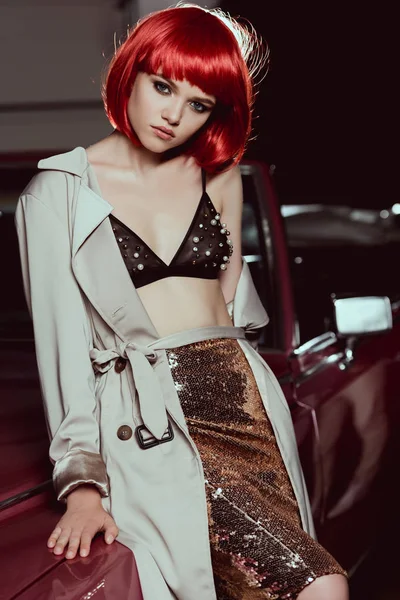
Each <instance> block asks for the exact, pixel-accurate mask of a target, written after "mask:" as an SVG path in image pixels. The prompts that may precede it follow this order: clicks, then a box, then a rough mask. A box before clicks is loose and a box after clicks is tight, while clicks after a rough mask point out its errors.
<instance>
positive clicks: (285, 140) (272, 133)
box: [220, 0, 399, 208]
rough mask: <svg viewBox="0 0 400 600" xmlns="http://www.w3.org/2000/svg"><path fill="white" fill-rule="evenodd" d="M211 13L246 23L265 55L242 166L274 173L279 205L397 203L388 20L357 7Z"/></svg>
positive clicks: (227, 5)
mask: <svg viewBox="0 0 400 600" xmlns="http://www.w3.org/2000/svg"><path fill="white" fill-rule="evenodd" d="M220 6H221V8H223V9H224V10H227V11H228V12H230V14H232V16H237V15H240V16H242V17H244V18H247V19H249V20H250V22H251V23H253V25H254V26H255V27H256V29H257V31H258V32H259V33H260V34H261V35H262V36H263V38H264V39H265V40H266V42H267V43H268V46H269V48H270V52H271V54H270V69H269V72H268V74H267V77H266V78H265V80H264V81H263V83H262V85H261V89H260V93H259V95H258V98H257V103H256V110H255V115H257V116H258V118H256V119H255V121H254V126H255V132H256V133H257V134H258V139H257V140H256V141H253V142H251V143H250V144H249V147H248V151H247V157H248V158H261V159H263V160H266V161H267V162H268V163H269V164H274V165H276V174H275V180H276V184H277V189H278V192H279V197H280V200H281V202H282V203H297V202H299V203H309V202H310V203H312V202H323V203H328V204H345V205H350V206H357V207H368V208H386V207H390V206H392V204H394V202H396V197H397V196H398V194H397V190H398V186H397V182H396V175H395V171H396V168H395V153H396V146H397V144H396V142H395V135H394V132H395V128H396V118H397V116H396V114H397V109H396V110H395V111H393V112H392V110H393V108H394V100H393V94H392V93H391V91H390V90H391V88H392V89H394V87H396V83H395V82H396V78H397V76H396V75H395V73H398V70H399V67H398V64H396V62H397V61H396V54H397V53H398V51H396V53H395V48H394V40H395V39H396V38H397V37H398V36H397V34H396V35H395V36H392V34H391V23H393V24H394V23H395V17H394V15H391V14H390V13H386V14H385V7H384V6H383V5H377V4H371V5H368V6H366V3H363V4H361V3H357V2H356V3H351V2H348V3H346V4H341V3H340V2H339V3H333V2H319V3H318V4H316V3H307V2H291V3H289V2H281V1H275V2H268V1H267V2H265V1H262V0H259V1H256V0H253V1H252V0H248V1H247V2H243V1H239V0H226V1H223V2H222V3H220ZM392 103H393V106H391V105H392ZM397 120H398V119H397ZM397 154H398V150H397Z"/></svg>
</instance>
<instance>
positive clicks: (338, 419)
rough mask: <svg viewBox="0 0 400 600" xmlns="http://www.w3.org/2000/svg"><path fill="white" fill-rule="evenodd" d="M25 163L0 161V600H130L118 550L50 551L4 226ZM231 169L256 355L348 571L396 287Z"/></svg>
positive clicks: (389, 414)
mask: <svg viewBox="0 0 400 600" xmlns="http://www.w3.org/2000/svg"><path fill="white" fill-rule="evenodd" d="M38 158H39V157H38ZM40 158H41V157H40ZM6 159H7V160H6ZM35 164H36V157H30V158H29V159H28V158H24V159H19V160H17V158H15V157H14V158H13V159H12V160H10V158H9V157H0V168H1V171H0V173H1V184H0V211H1V218H0V248H1V256H2V257H3V285H2V290H3V292H2V294H1V295H0V353H1V362H0V365H1V366H0V394H1V400H0V415H1V418H0V443H1V448H2V450H3V451H2V452H1V455H0V561H1V571H2V585H1V587H0V599H4V600H11V599H15V600H16V599H18V600H33V599H34V600H37V599H43V600H45V599H46V600H47V599H48V600H50V599H53V598H68V599H71V600H72V599H76V600H78V598H79V599H89V598H92V596H94V595H96V598H97V599H99V600H100V599H101V598H108V599H110V598H112V599H114V598H130V599H132V600H134V599H140V598H141V593H140V585H139V581H138V578H137V573H136V569H135V561H134V556H133V555H132V553H131V551H130V550H128V549H127V548H126V547H124V546H123V545H121V544H119V543H118V542H115V543H114V544H112V546H108V545H107V544H105V542H104V540H103V536H102V535H98V536H97V537H96V538H95V540H93V544H92V550H91V553H90V555H89V556H88V557H86V558H81V557H79V556H77V557H76V558H75V559H72V560H66V559H65V558H64V555H62V556H55V555H54V554H53V552H52V551H51V550H49V549H48V548H47V547H46V540H47V538H48V535H49V533H50V532H51V530H52V529H53V527H54V525H55V524H56V522H57V521H58V519H59V517H60V515H61V514H62V513H63V511H64V508H65V507H64V506H63V505H60V504H59V503H57V502H56V500H55V496H54V493H53V487H52V482H51V464H50V461H49V460H48V456H47V452H48V445H49V440H48V436H47V430H46V425H45V420H44V414H43V408H42V400H41V393H40V384H39V379H38V373H37V367H36V361H35V350H34V341H33V331H32V326H31V323H30V318H29V315H28V312H27V309H26V305H25V299H24V296H23V290H22V281H21V275H20V264H19V256H18V247H17V239H16V232H15V228H14V222H13V219H14V208H15V204H16V200H17V197H18V194H19V193H20V191H21V190H22V189H23V187H24V185H25V183H27V181H28V180H29V179H30V178H31V177H32V175H33V174H34V172H35ZM241 170H242V178H243V185H244V198H245V203H244V211H243V255H244V257H245V259H246V261H247V262H248V264H249V266H250V269H251V272H252V276H253V279H254V282H255V284H256V286H257V289H258V292H259V294H260V297H261V299H262V301H263V303H264V305H265V307H266V309H267V311H268V313H269V315H270V318H271V321H270V324H268V325H267V326H266V327H265V329H264V330H262V331H261V335H260V339H259V349H260V352H261V354H262V356H263V357H264V358H265V360H266V361H267V362H268V363H269V365H270V366H271V367H272V369H273V370H274V372H275V374H276V376H277V377H278V379H279V381H280V383H281V386H282V388H283V390H284V392H285V395H286V398H287V401H288V403H289V406H290V409H291V412H292V417H293V422H294V426H295V431H296V435H297V440H298V447H299V452H300V457H301V460H302V464H303V468H304V472H305V476H306V481H307V485H308V490H309V494H310V498H311V503H312V508H313V513H314V518H315V524H316V527H317V531H318V535H319V539H320V541H321V542H322V543H323V544H324V545H325V546H326V547H327V548H328V549H329V550H330V551H331V553H332V554H333V555H334V556H335V557H336V558H337V559H338V560H339V561H340V562H341V563H342V564H343V566H345V567H346V568H347V569H348V570H349V572H350V574H352V573H353V572H354V571H355V569H356V567H357V565H359V564H360V562H361V561H362V558H363V557H364V556H365V555H366V554H367V552H368V549H369V548H370V547H371V544H372V542H373V540H374V536H375V534H376V532H377V530H378V528H379V515H380V514H382V513H383V512H384V507H385V503H386V501H387V498H388V494H389V491H390V490H389V484H390V465H391V460H392V454H393V452H394V448H395V443H396V437H395V435H394V432H395V431H396V427H397V426H398V424H399V414H398V411H399V409H398V407H397V402H396V401H397V396H398V390H399V389H400V388H399V383H400V381H399V379H400V375H399V368H398V361H399V359H400V326H399V324H398V319H399V314H400V302H399V296H398V295H397V293H398V291H400V286H399V287H396V284H397V282H394V281H393V278H392V279H391V280H388V281H387V282H385V281H384V280H383V279H382V278H379V277H378V275H379V271H380V270H379V269H375V271H374V269H373V268H372V266H371V265H372V262H373V261H372V262H371V256H372V257H373V256H374V254H372V250H375V248H371V247H369V245H368V243H367V242H365V243H364V244H363V246H362V252H361V251H360V248H358V253H357V252H354V244H352V246H353V248H352V249H351V250H350V251H349V254H347V252H346V245H345V244H344V243H342V245H339V244H337V245H336V247H335V251H336V255H334V256H336V261H335V260H332V255H329V256H328V254H327V253H326V246H327V245H326V243H324V240H325V238H326V236H325V233H326V231H328V229H327V230H326V231H324V229H323V228H321V226H320V229H319V233H318V235H317V236H315V235H313V236H312V237H313V239H312V241H310V238H307V236H304V235H303V236H300V237H299V231H298V228H297V229H296V228H294V230H293V223H292V224H291V226H289V221H288V220H287V216H286V217H283V216H282V212H281V207H280V205H279V202H278V200H277V196H276V194H275V192H274V188H273V184H272V180H271V177H270V173H269V170H268V168H267V167H266V166H265V165H263V164H261V163H255V162H243V164H242V165H241ZM303 212H304V211H303ZM312 212H313V211H309V213H310V214H311V213H312ZM285 221H286V222H287V225H288V226H287V227H285ZM328 221H329V219H328ZM305 222H306V223H307V222H308V223H309V222H312V220H309V221H307V220H306V221H305ZM328 226H329V222H328V224H327V227H328ZM311 230H312V231H313V232H314V234H315V229H313V228H311ZM294 231H295V233H294ZM316 237H317V238H318V240H319V241H316ZM300 238H301V241H299V239H300ZM307 239H308V242H307ZM371 243H372V242H371ZM372 245H373V244H372ZM330 249H331V250H332V245H331V246H330ZM393 251H394V250H393ZM368 261H369V262H368ZM332 264H334V267H335V268H333V267H332ZM368 264H369V268H368V267H366V265H368ZM4 273H5V274H4ZM385 286H386V287H385Z"/></svg>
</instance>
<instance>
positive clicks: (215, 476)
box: [167, 339, 346, 600]
mask: <svg viewBox="0 0 400 600" xmlns="http://www.w3.org/2000/svg"><path fill="white" fill-rule="evenodd" d="M167 355H168V360H169V366H170V369H171V373H172V377H173V380H174V383H175V388H176V390H177V393H178V396H179V399H180V402H181V406H182V409H183V412H184V415H185V418H186V422H187V424H188V428H189V433H190V435H191V437H192V439H193V440H194V442H195V444H196V446H197V448H198V450H199V453H200V456H201V459H202V463H203V466H204V473H205V478H206V480H205V484H206V496H207V507H208V519H209V533H210V547H211V557H212V563H213V571H214V579H215V586H216V590H217V598H218V600H261V599H263V600H266V599H268V600H278V599H279V600H283V599H285V600H289V599H290V600H292V599H294V598H297V596H298V594H299V593H300V591H301V590H302V589H304V588H305V587H306V586H307V585H309V584H310V583H311V582H312V581H314V580H315V579H316V578H317V577H319V576H321V575H327V574H330V573H341V574H343V575H346V573H345V571H344V570H343V569H342V568H341V567H340V566H339V564H338V563H337V562H336V561H335V559H334V558H333V557H332V556H331V555H330V554H329V553H328V552H327V551H326V550H325V549H324V548H323V547H322V546H320V545H319V544H318V543H317V542H316V541H314V540H313V539H312V538H311V537H310V536H309V535H308V534H307V533H306V532H305V531H304V530H303V529H302V527H301V521H300V515H299V510H298V506H297V502H296V498H295V496H294V493H293V489H292V486H291V483H290V481H289V478H288V475H287V472H286V468H285V465H284V463H283V460H282V457H281V455H280V452H279V449H278V446H277V444H276V440H275V436H274V433H273V430H272V427H271V424H270V422H269V420H268V418H267V415H266V412H265V409H264V405H263V403H262V400H261V396H260V393H259V390H258V387H257V383H256V380H255V378H254V375H253V372H252V370H251V367H250V365H249V363H248V362H247V359H246V357H245V355H244V353H243V351H242V349H241V347H240V345H239V343H238V341H237V340H236V339H214V340H205V341H201V342H196V343H193V344H189V345H185V346H182V347H179V348H174V349H172V350H167Z"/></svg>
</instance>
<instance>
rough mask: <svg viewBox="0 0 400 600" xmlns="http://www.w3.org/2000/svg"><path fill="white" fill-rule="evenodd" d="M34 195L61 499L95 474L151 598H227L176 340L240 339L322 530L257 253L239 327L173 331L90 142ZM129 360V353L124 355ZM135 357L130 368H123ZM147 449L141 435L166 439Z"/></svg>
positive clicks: (38, 319) (39, 300) (26, 202)
mask: <svg viewBox="0 0 400 600" xmlns="http://www.w3.org/2000/svg"><path fill="white" fill-rule="evenodd" d="M38 167H39V169H41V172H39V173H38V174H37V175H35V177H33V179H32V180H31V181H30V183H29V184H28V185H27V187H26V188H25V190H24V191H23V193H22V194H21V196H20V198H19V201H18V205H17V209H16V214H15V224H16V228H17V233H18V239H19V247H20V254H21V263H22V273H23V282H24V290H25V295H26V300H27V304H28V307H29V310H30V314H31V317H32V320H33V325H34V333H35V345H36V355H37V362H38V369H39V375H40V382H41V387H42V394H43V398H44V407H45V413H46V419H47V427H48V432H49V437H50V440H51V444H50V449H49V455H50V459H51V461H52V463H53V464H54V471H53V480H54V486H55V490H56V493H57V498H58V499H59V500H60V501H63V502H65V496H66V494H67V493H68V492H69V491H71V490H72V489H74V487H76V486H77V485H79V484H80V483H82V482H91V483H94V484H95V485H96V486H97V488H98V489H99V491H100V493H101V495H102V503H103V506H104V508H105V509H106V510H107V511H109V512H110V513H111V515H112V516H113V518H114V520H115V522H116V524H117V526H118V527H119V530H120V533H119V535H118V537H117V539H118V541H120V542H121V543H122V544H125V545H126V546H128V547H129V548H130V549H131V550H132V552H133V553H134V556H135V559H136V563H137V567H138V572H139V577H140V581H141V585H142V592H143V597H144V599H145V600H172V599H178V600H193V599H194V598H196V600H215V599H216V593H215V588H214V582H213V573H212V565H211V558H210V547H209V538H208V523H207V509H206V495H205V483H204V476H203V469H202V463H201V460H200V456H199V454H198V451H197V448H196V447H195V445H194V443H193V441H192V440H191V438H190V436H189V434H188V430H187V426H186V424H185V419H184V415H183V412H182V410H181V407H180V404H179V399H178V396H177V392H176V389H175V386H174V383H173V380H172V376H171V372H170V368H169V365H168V361H167V357H166V352H165V348H168V347H174V345H175V346H178V345H182V344H185V343H189V342H192V341H196V340H200V339H205V338H207V337H221V336H227V337H231V336H232V337H237V339H238V341H239V344H240V346H241V347H242V349H243V351H244V353H245V355H246V357H247V360H248V361H249V363H250V366H251V368H252V370H253V373H254V375H255V378H256V381H257V384H258V387H259V389H260V392H261V395H262V399H263V402H264V406H265V409H266V412H267V414H268V416H269V418H270V420H271V423H272V425H273V428H274V431H275V434H276V439H277V442H278V445H279V448H280V451H281V453H282V456H283V459H284V462H285V464H286V467H287V470H288V473H289V476H290V479H291V482H292V485H293V489H294V492H295V495H296V498H297V500H298V504H299V508H300V513H301V518H302V524H303V527H304V529H305V530H306V531H307V532H308V533H310V535H312V536H313V537H315V533H314V529H313V523H312V516H311V511H310V506H309V501H308V497H307V491H306V487H305V483H304V478H303V474H302V471H301V466H300V462H299V457H298V453H297V446H296V439H295V435H294V430H293V426H292V421H291V416H290V412H289V409H288V406H287V403H286V400H285V397H284V395H283V393H282V391H281V388H280V386H279V384H278V382H277V380H276V379H275V377H274V375H273V373H272V372H271V370H270V368H269V367H268V365H267V364H266V363H265V362H264V360H263V359H262V357H261V356H260V355H259V353H258V352H257V350H256V349H255V348H254V347H253V346H252V345H251V344H250V342H249V341H248V340H247V339H246V337H245V333H247V332H248V331H250V330H254V329H256V328H259V327H262V326H263V325H265V324H266V323H267V322H268V316H267V313H266V312H265V310H264V308H263V306H262V304H261V302H260V299H259V297H258V294H257V292H256V289H255V287H254V284H253V281H252V279H251V275H250V271H249V268H248V266H247V264H246V262H245V261H243V263H242V264H243V267H242V272H241V275H240V279H239V282H238V285H237V289H236V293H235V298H234V313H233V321H234V327H206V328H198V329H193V330H190V331H184V332H181V333H178V334H176V335H172V336H168V337H166V338H162V339H160V337H159V336H158V335H157V331H156V330H155V328H154V325H153V324H152V322H151V320H150V317H149V315H148V313H147V312H146V310H145V308H144V306H143V304H142V302H141V300H140V297H139V295H138V294H137V291H136V289H135V287H134V285H133V283H132V281H131V279H130V277H129V274H128V272H127V270H126V267H125V264H124V263H123V261H122V259H121V255H120V250H119V248H118V245H117V244H116V243H115V238H114V233H113V231H112V227H111V224H110V221H109V219H107V217H108V215H109V214H110V213H111V211H112V210H113V206H112V205H111V204H109V203H108V202H107V201H105V200H104V199H103V198H102V197H101V192H100V189H99V187H98V183H97V181H96V178H95V174H94V172H93V169H92V167H91V166H90V164H88V162H87V155H86V152H85V150H84V149H83V148H81V147H77V148H75V149H74V150H72V151H71V152H67V153H64V154H59V155H56V156H52V157H50V158H47V159H44V160H41V161H40V162H39V164H38ZM121 358H124V359H125V361H126V362H124V361H121ZM117 364H118V365H119V366H121V364H125V365H126V368H124V369H123V370H121V368H115V366H116V365H117ZM167 418H168V419H169V421H170V423H171V425H172V429H173V432H174V439H173V440H172V441H169V442H165V443H162V444H158V445H155V446H154V447H151V448H148V449H146V450H144V449H142V448H141V447H140V446H139V443H138V440H137V439H136V436H135V435H132V436H131V437H130V438H129V439H120V438H119V437H118V436H117V430H118V428H119V427H120V426H121V425H128V426H129V427H131V428H132V431H133V432H134V431H135V429H136V427H137V426H138V425H141V424H143V423H146V426H147V428H148V429H149V431H150V432H151V434H153V439H160V438H161V437H162V435H163V433H164V431H165V427H166V425H167Z"/></svg>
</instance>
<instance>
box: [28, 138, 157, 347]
mask: <svg viewBox="0 0 400 600" xmlns="http://www.w3.org/2000/svg"><path fill="white" fill-rule="evenodd" d="M38 167H39V168H41V169H55V170H60V171H65V172H68V173H71V174H73V175H76V176H77V179H76V182H77V184H78V185H77V186H75V194H74V198H73V199H72V204H73V206H72V208H71V213H72V215H73V225H72V269H73V272H74V275H75V277H76V279H77V281H78V283H79V285H80V286H81V288H82V290H83V291H84V292H85V294H86V296H87V297H88V299H89V300H90V302H91V303H92V305H93V306H94V308H95V309H96V310H97V312H98V313H99V314H100V315H101V316H102V318H103V319H104V321H105V322H106V323H107V324H108V325H109V326H110V327H111V328H112V329H113V331H114V332H115V333H116V334H117V335H118V336H119V337H120V338H121V339H122V340H123V341H129V340H135V341H136V342H137V343H139V344H143V345H147V344H149V343H150V342H152V341H154V340H157V339H158V338H159V336H158V333H157V331H156V329H155V327H154V325H153V323H152V321H151V319H150V317H149V315H148V313H147V311H146V309H145V308H144V305H143V303H142V301H141V299H140V297H139V295H138V293H137V291H136V288H135V287H134V285H133V282H132V280H131V278H130V277H129V274H128V272H127V269H126V266H125V264H124V262H123V259H122V257H121V253H120V250H119V248H118V245H117V243H116V240H115V237H114V233H113V231H112V226H111V223H110V221H109V219H108V218H107V217H108V215H109V214H110V213H111V211H112V210H113V206H112V205H111V204H110V203H109V202H107V201H106V200H104V198H102V197H101V195H100V190H99V187H98V184H97V181H96V179H95V175H94V173H93V169H92V168H91V166H90V164H89V163H88V161H87V155H86V151H85V149H84V148H81V147H78V148H75V149H74V150H72V151H71V152H67V153H65V154H59V155H56V156H53V157H50V158H48V159H44V160H41V161H40V162H39V164H38Z"/></svg>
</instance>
